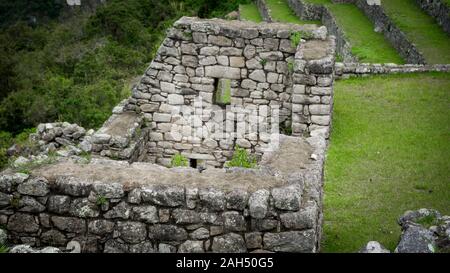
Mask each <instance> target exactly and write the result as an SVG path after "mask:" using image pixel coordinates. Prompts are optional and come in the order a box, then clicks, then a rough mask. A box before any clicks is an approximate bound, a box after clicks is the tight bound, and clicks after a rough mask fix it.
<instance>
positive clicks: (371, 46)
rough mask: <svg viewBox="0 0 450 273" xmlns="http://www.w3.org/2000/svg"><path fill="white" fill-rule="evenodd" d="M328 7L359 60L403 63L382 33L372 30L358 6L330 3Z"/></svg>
mask: <svg viewBox="0 0 450 273" xmlns="http://www.w3.org/2000/svg"><path fill="white" fill-rule="evenodd" d="M328 7H329V8H330V10H331V12H332V13H333V15H334V16H335V17H336V20H337V23H338V24H339V25H340V26H341V27H342V29H343V30H344V32H345V35H346V36H347V38H348V40H349V42H350V44H351V45H352V53H353V55H355V56H357V57H358V59H359V60H360V61H361V62H370V63H397V64H402V63H404V61H403V59H402V58H401V57H400V55H399V54H398V53H397V51H396V50H395V49H394V48H393V47H392V46H391V45H390V44H389V42H388V41H387V40H386V39H385V38H384V35H383V34H381V33H377V32H375V31H374V30H373V29H374V26H373V24H372V22H371V21H370V20H369V19H368V18H367V17H366V16H365V15H364V13H363V12H362V11H361V10H360V9H358V7H356V6H355V5H353V4H332V5H328Z"/></svg>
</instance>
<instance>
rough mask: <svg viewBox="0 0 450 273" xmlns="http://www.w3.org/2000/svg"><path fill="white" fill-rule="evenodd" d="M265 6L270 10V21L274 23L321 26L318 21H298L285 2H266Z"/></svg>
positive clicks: (276, 0) (277, 0)
mask: <svg viewBox="0 0 450 273" xmlns="http://www.w3.org/2000/svg"><path fill="white" fill-rule="evenodd" d="M266 4H267V7H268V8H269V9H270V15H271V16H272V19H273V20H274V21H276V22H282V23H293V24H317V25H321V22H320V21H308V20H300V18H298V16H297V15H296V14H295V13H294V11H293V10H291V8H290V7H289V5H288V3H287V2H286V0H266Z"/></svg>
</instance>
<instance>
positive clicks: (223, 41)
mask: <svg viewBox="0 0 450 273" xmlns="http://www.w3.org/2000/svg"><path fill="white" fill-rule="evenodd" d="M208 43H210V44H213V45H218V46H231V45H232V42H231V40H230V39H228V38H227V37H224V36H215V35H209V36H208Z"/></svg>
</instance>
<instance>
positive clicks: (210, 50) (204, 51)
mask: <svg viewBox="0 0 450 273" xmlns="http://www.w3.org/2000/svg"><path fill="white" fill-rule="evenodd" d="M218 54H219V47H218V46H205V47H202V48H201V49H200V55H205V56H216V55H218Z"/></svg>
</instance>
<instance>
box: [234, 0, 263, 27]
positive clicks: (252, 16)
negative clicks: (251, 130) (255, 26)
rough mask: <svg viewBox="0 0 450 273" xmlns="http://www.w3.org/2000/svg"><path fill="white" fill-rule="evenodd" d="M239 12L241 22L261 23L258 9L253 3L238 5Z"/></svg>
mask: <svg viewBox="0 0 450 273" xmlns="http://www.w3.org/2000/svg"><path fill="white" fill-rule="evenodd" d="M239 12H240V16H241V20H247V21H253V22H256V23H259V22H261V21H262V17H261V15H260V14H259V11H258V7H256V5H255V3H250V4H244V5H240V6H239Z"/></svg>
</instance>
